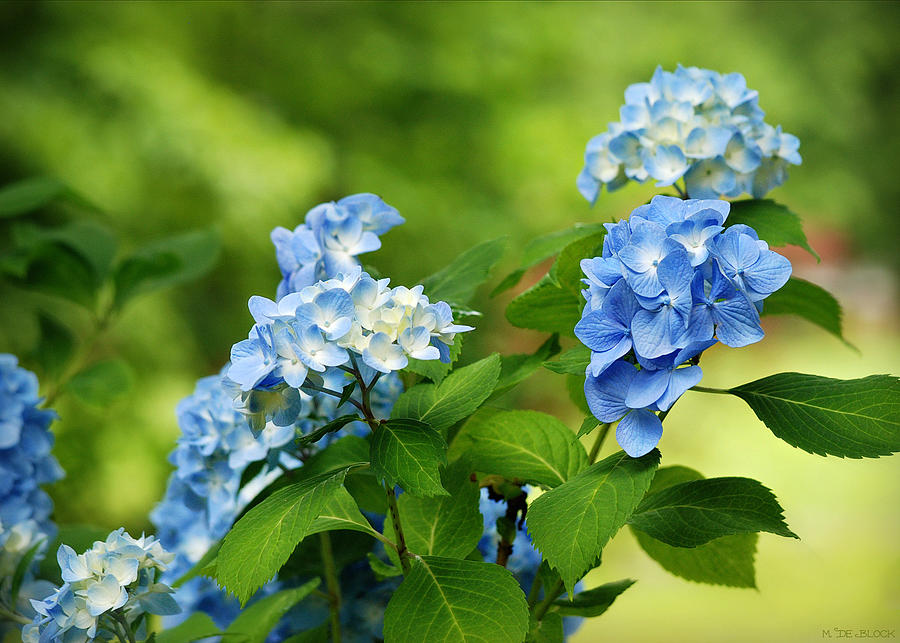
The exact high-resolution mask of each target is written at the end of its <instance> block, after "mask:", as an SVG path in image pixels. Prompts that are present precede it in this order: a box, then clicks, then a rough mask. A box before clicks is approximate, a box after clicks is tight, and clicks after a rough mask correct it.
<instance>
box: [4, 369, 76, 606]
mask: <svg viewBox="0 0 900 643" xmlns="http://www.w3.org/2000/svg"><path fill="white" fill-rule="evenodd" d="M40 402H41V399H40V398H39V397H38V380H37V377H36V376H35V374H34V373H32V372H31V371H27V370H25V369H24V368H20V367H19V365H18V360H17V359H16V357H15V356H14V355H8V354H2V355H0V589H2V586H3V583H2V579H11V578H12V576H13V573H14V572H15V570H16V568H17V567H18V565H19V561H21V559H22V557H23V556H24V555H25V554H26V553H27V552H28V551H29V550H30V549H31V548H32V547H34V546H35V545H38V544H39V543H43V547H46V545H47V543H48V542H49V541H50V540H52V539H53V538H54V537H55V535H56V527H55V526H54V524H53V522H52V521H51V520H50V513H51V511H52V510H53V503H52V502H51V500H50V496H48V495H47V493H46V492H45V491H43V490H42V489H41V487H40V485H42V484H47V483H50V482H54V481H56V480H59V479H60V478H62V477H63V471H62V469H61V468H60V466H59V464H58V463H57V462H56V459H55V458H54V457H53V456H52V455H50V450H51V448H52V447H53V434H52V433H51V432H50V429H49V426H50V423H51V422H52V421H53V420H54V419H55V418H56V413H54V412H53V411H51V410H48V409H39V408H38V404H40ZM40 557H41V556H40V555H39V556H38V558H40Z"/></svg>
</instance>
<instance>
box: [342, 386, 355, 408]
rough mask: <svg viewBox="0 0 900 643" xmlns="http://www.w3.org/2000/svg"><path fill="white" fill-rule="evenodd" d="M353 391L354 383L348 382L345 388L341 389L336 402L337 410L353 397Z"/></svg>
mask: <svg viewBox="0 0 900 643" xmlns="http://www.w3.org/2000/svg"><path fill="white" fill-rule="evenodd" d="M355 390H356V381H353V382H350V383H349V384H347V386H345V387H344V388H343V389H341V397H340V399H339V400H338V408H340V407H342V406H344V404H346V403H347V401H348V400H349V399H350V397H351V396H352V395H353V391H355Z"/></svg>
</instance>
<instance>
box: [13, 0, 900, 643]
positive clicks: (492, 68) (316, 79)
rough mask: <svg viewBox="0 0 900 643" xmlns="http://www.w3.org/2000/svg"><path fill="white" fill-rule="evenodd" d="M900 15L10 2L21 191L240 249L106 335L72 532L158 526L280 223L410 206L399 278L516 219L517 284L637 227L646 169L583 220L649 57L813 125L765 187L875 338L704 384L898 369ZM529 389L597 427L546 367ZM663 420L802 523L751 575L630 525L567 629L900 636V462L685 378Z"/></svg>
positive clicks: (773, 352) (73, 437)
mask: <svg viewBox="0 0 900 643" xmlns="http://www.w3.org/2000/svg"><path fill="white" fill-rule="evenodd" d="M898 7H900V5H897V4H889V3H884V4H865V3H854V4H849V3H848V4H842V3H833V4H809V3H805V4H787V3H782V4H765V3H752V4H751V3H746V4H744V3H718V4H708V3H699V4H688V3H679V4H649V3H648V4H611V3H610V4H580V3H579V4H512V3H497V4H480V3H472V4H468V3H447V4H440V3H433V4H432V3H423V4H378V3H365V4H353V3H340V4H316V3H305V4H282V3H278V4H274V3H273V4H266V3H247V4H244V3H228V4H216V3H191V4H178V3H166V4H162V3H159V4H145V3H100V4H85V3H74V2H72V3H54V4H51V3H47V4H45V3H23V4H20V3H4V4H2V5H0V116H2V117H0V146H2V149H3V154H2V155H0V184H4V183H7V182H11V181H14V180H17V179H20V178H23V177H27V176H32V175H50V176H55V177H59V178H60V179H62V180H64V181H66V182H67V183H68V184H70V185H71V186H73V187H74V188H75V189H76V190H78V191H79V192H81V193H82V194H84V195H86V196H88V197H89V198H90V199H91V200H93V201H94V202H96V203H98V204H99V205H100V206H101V207H102V208H103V209H104V210H105V211H106V212H108V213H110V214H109V217H110V218H109V219H108V221H107V222H108V223H109V224H110V225H111V226H112V227H113V228H114V230H115V231H116V233H117V236H118V238H119V242H120V246H121V247H122V248H124V249H125V250H127V249H128V248H130V247H134V246H136V245H139V244H140V243H142V242H145V241H147V240H152V239H154V238H158V237H161V236H164V235H167V234H171V233H173V232H177V231H181V230H189V229H194V228H197V227H201V226H205V225H209V224H214V225H216V226H218V228H219V229H220V230H221V233H222V237H223V242H224V251H223V254H222V257H221V259H220V262H219V263H218V265H217V267H216V269H215V270H214V271H213V273H212V274H211V275H209V276H207V277H206V278H204V279H203V280H201V281H197V282H194V283H192V284H189V285H187V286H183V287H181V288H179V289H177V290H174V291H167V292H166V293H162V294H157V295H152V296H149V297H146V298H144V299H142V300H140V301H139V302H138V303H136V304H135V305H133V306H132V307H131V308H129V309H128V310H127V312H126V314H125V315H124V316H123V317H122V318H121V319H120V320H119V321H118V323H117V324H116V325H115V327H114V328H113V329H112V330H111V332H109V333H108V334H107V335H106V336H105V337H104V339H103V341H102V342H101V344H100V345H99V347H98V349H97V351H96V357H103V356H104V355H107V354H123V355H125V356H126V358H127V359H128V360H129V362H130V363H131V364H132V365H133V366H134V367H135V371H136V374H137V386H136V388H135V389H134V391H133V392H132V393H131V394H130V395H129V396H127V397H126V398H124V399H122V400H120V401H119V402H118V403H116V404H115V405H114V406H113V407H111V408H108V409H105V410H103V411H97V410H92V409H90V408H88V407H85V406H83V405H80V404H78V403H77V402H75V401H73V400H71V399H69V398H67V397H65V396H63V397H61V398H60V399H59V402H58V404H57V405H56V406H57V408H58V409H59V412H60V415H61V420H60V421H59V422H58V423H56V425H55V430H56V432H57V435H58V446H57V451H56V452H57V455H58V458H59V460H60V462H61V463H62V465H63V467H64V468H65V469H66V471H67V478H66V480H64V481H63V482H61V483H59V484H57V485H55V486H54V487H53V488H52V490H51V493H52V495H53V497H54V499H55V502H56V516H57V519H58V521H59V522H61V523H73V522H80V523H94V524H98V525H101V526H104V527H109V528H112V527H116V526H119V525H124V526H126V527H127V528H129V529H130V530H134V531H140V530H141V529H148V528H149V522H148V519H147V513H148V511H149V510H150V508H151V507H152V506H153V504H154V502H155V501H156V500H157V499H158V498H160V497H161V495H162V491H163V488H164V485H165V479H166V477H167V475H168V472H169V466H168V464H167V463H166V461H165V456H166V454H167V453H168V451H169V450H170V449H171V448H172V446H173V441H174V439H175V437H176V436H177V434H178V429H177V426H176V424H175V420H174V406H175V403H176V402H177V400H178V399H180V398H181V397H183V396H185V395H187V394H189V393H190V392H191V390H192V387H193V383H194V381H195V380H196V379H197V378H198V377H201V376H204V375H208V374H211V373H213V372H215V371H216V370H218V368H219V367H220V366H221V365H222V364H223V363H224V362H225V361H226V360H227V357H228V351H229V348H230V346H231V344H232V343H233V342H234V341H236V340H237V339H240V338H241V337H242V336H243V335H244V334H245V332H246V330H247V328H248V326H249V324H250V321H251V320H250V317H249V315H248V314H247V312H246V308H245V303H246V300H247V298H248V297H249V296H250V295H251V294H254V293H258V294H266V295H270V296H271V295H272V294H273V293H274V289H275V285H276V283H277V281H278V278H279V275H278V270H277V267H276V264H275V260H274V252H273V249H272V247H271V244H270V242H269V231H270V230H271V228H272V227H274V226H276V225H284V226H286V227H293V226H295V225H296V224H298V223H299V222H301V221H302V218H303V215H304V213H305V211H306V210H307V209H308V208H310V207H311V206H313V205H315V204H316V203H319V202H321V201H325V200H331V199H336V198H339V197H341V196H343V195H346V194H350V193H354V192H360V191H372V192H377V193H379V194H380V195H382V196H383V197H384V198H385V200H386V201H387V202H388V203H390V204H392V205H394V206H395V207H397V208H398V209H399V210H400V212H401V213H402V214H403V215H404V216H405V217H406V218H407V224H406V225H404V226H401V227H400V228H397V229H395V230H393V231H391V232H390V233H388V234H387V235H386V236H385V237H384V239H383V241H384V247H383V249H382V250H381V251H380V252H378V253H377V254H375V255H369V256H367V257H366V258H365V261H366V263H371V264H374V265H376V266H378V268H379V269H380V270H382V272H384V274H388V275H391V276H392V278H393V281H394V283H406V284H410V285H411V284H412V282H414V281H416V280H417V279H419V278H421V277H422V276H423V275H425V274H428V273H430V272H432V271H433V270H435V269H437V268H439V267H441V266H442V265H444V264H445V263H446V262H447V261H449V260H450V259H451V258H452V257H453V256H455V255H456V254H458V253H459V252H461V251H462V250H464V249H466V248H468V247H469V246H471V245H473V244H474V243H476V242H478V241H480V240H484V239H488V238H493V237H496V236H501V235H508V236H509V237H510V239H511V244H510V245H511V248H512V251H511V252H510V253H509V255H508V256H507V257H506V258H505V260H504V263H503V265H502V267H501V268H502V269H501V270H500V271H498V273H497V274H498V277H499V275H500V274H501V273H503V271H505V270H507V269H511V268H512V267H513V264H514V262H515V260H516V259H517V258H518V254H517V249H518V248H521V246H522V244H523V243H524V242H525V241H527V240H528V239H530V238H532V237H534V236H536V235H538V234H541V233H545V232H549V231H552V230H554V229H558V228H561V227H566V226H569V225H571V224H572V223H573V222H575V221H602V220H609V219H610V218H612V217H622V216H624V215H627V213H628V212H629V211H630V210H631V209H632V208H633V207H635V206H637V205H638V204H640V203H642V202H643V201H644V200H646V199H647V198H649V196H650V195H652V194H653V193H654V189H653V188H652V186H650V185H646V186H637V185H629V186H627V187H626V188H624V189H622V190H620V191H619V192H616V193H614V194H612V195H606V194H604V195H603V196H602V197H601V199H600V200H599V202H598V204H597V206H596V207H595V208H594V209H589V208H588V207H587V204H586V203H585V202H584V200H583V199H582V198H581V196H580V195H579V194H578V192H577V191H576V190H575V187H574V180H575V176H576V175H577V174H578V172H579V170H580V169H581V165H582V154H583V150H584V144H585V142H586V141H587V140H588V139H589V138H590V137H591V136H593V135H594V134H596V133H598V132H600V131H602V130H604V129H605V128H606V124H607V122H608V121H612V120H616V119H617V116H618V107H619V105H620V104H621V102H622V92H623V90H624V89H625V87H626V86H627V85H628V84H630V83H633V82H639V81H644V80H647V79H649V77H650V75H651V74H652V72H653V69H654V68H655V66H656V65H657V64H662V65H663V66H664V67H666V68H673V67H674V66H675V64H676V63H678V62H681V63H684V64H686V65H698V66H701V67H709V68H712V69H717V70H720V71H723V72H728V71H740V72H742V73H743V74H744V75H745V76H746V77H747V80H748V84H749V85H750V86H751V87H752V88H755V89H758V90H759V93H760V97H761V99H760V104H761V106H762V107H763V109H765V110H766V112H767V114H768V118H767V120H768V121H769V122H771V123H773V124H779V123H780V124H782V125H783V126H784V128H785V130H786V131H789V132H791V133H794V134H796V135H797V136H799V137H800V139H801V141H802V146H801V153H802V154H803V158H804V161H803V165H802V166H800V167H797V168H794V169H793V170H792V176H791V179H790V181H789V182H788V183H787V184H786V185H785V186H783V187H781V188H779V189H777V190H776V191H775V192H773V194H772V196H773V197H774V198H776V199H778V200H779V201H782V202H785V203H787V204H789V205H790V206H791V207H792V208H793V209H794V210H795V211H796V212H798V213H799V214H800V215H801V216H802V217H803V218H804V220H805V222H806V229H807V234H808V236H809V237H810V240H811V243H812V245H813V246H814V247H816V248H817V250H819V252H820V254H822V256H823V262H822V264H818V265H817V264H816V263H815V262H814V261H813V260H811V259H810V258H809V257H807V256H806V255H804V254H803V253H801V252H794V251H793V250H789V251H788V254H789V256H790V257H791V259H792V260H793V261H794V262H795V271H796V274H797V275H799V276H803V277H804V278H807V279H810V280H812V281H815V282H817V283H819V284H821V285H823V286H825V287H826V288H828V289H830V290H831V291H832V292H834V293H835V294H836V295H838V297H839V299H841V300H842V302H843V304H844V307H845V314H846V319H845V322H846V327H847V332H846V334H847V336H848V338H849V339H850V341H851V342H853V343H854V344H856V346H858V348H859V349H860V352H859V353H857V352H854V351H853V350H851V349H849V348H847V347H845V346H844V345H842V344H841V343H839V342H838V341H837V340H835V339H834V338H832V337H831V336H829V335H827V334H826V333H825V332H824V331H821V330H819V329H818V328H816V327H813V326H810V325H806V324H804V323H803V322H802V321H794V320H788V319H775V320H773V319H770V320H768V326H767V331H768V336H767V338H766V340H765V342H763V343H762V344H759V345H756V346H753V347H750V348H747V349H743V350H740V351H735V350H728V349H722V348H717V349H715V350H714V351H712V352H711V354H710V356H709V358H708V359H707V358H704V371H705V373H706V377H705V383H706V384H708V385H710V386H728V385H733V384H738V383H741V382H744V381H749V380H750V379H753V378H755V377H758V376H763V375H767V374H770V373H774V372H779V371H784V370H796V371H801V372H810V373H817V374H822V375H832V376H837V377H856V376H862V375H866V374H870V373H874V372H891V371H893V372H897V371H898V370H900V369H898V368H897V366H898V363H900V329H898V313H897V308H898V306H897V279H896V277H897V266H898V264H900V262H898V257H900V254H898V253H897V250H896V246H897V242H898V239H900V223H898V218H897V217H898V208H897V204H898V203H900V181H898V180H897V177H896V153H897V149H898V148H900V128H898V125H900V123H898V117H897V113H898V104H900V100H898V99H900V96H898V94H900V79H898V76H897V72H896V70H897V69H898V65H900V47H898V42H900V39H898V27H900V11H898ZM545 267H546V266H544V268H545ZM530 276H531V277H533V278H536V277H537V272H535V273H534V275H530ZM532 280H533V279H532ZM523 286H524V283H523ZM486 290H487V289H486ZM511 295H512V293H508V294H507V295H506V296H503V297H500V298H498V299H496V300H490V299H488V297H487V295H486V293H482V295H481V298H480V300H479V301H478V302H477V306H476V307H477V308H479V309H480V310H483V311H484V313H485V315H484V318H483V319H482V320H480V322H479V323H478V326H479V331H478V332H477V333H476V334H475V335H474V337H473V341H471V342H469V344H468V346H467V355H468V359H472V358H474V357H476V356H479V355H482V354H484V353H485V352H487V351H493V350H500V351H502V352H504V353H509V352H521V351H525V350H531V349H533V348H534V347H536V346H537V344H538V343H539V342H540V340H541V337H540V335H539V334H538V333H531V332H528V331H522V330H518V329H513V328H512V327H510V326H509V325H508V324H507V323H506V321H505V319H504V316H503V308H504V306H505V304H506V302H507V301H508V300H509V298H510V296H511ZM32 303H33V302H31V301H30V300H29V299H28V298H27V297H25V296H24V295H22V296H21V297H13V296H9V295H8V294H6V295H5V297H4V300H3V301H2V302H0V309H2V314H0V351H11V352H15V353H17V354H19V355H26V354H27V353H28V352H29V350H31V349H32V348H33V344H34V342H35V337H36V336H35V331H34V320H33V318H32V317H31V316H30V312H29V310H30V308H31V304H32ZM25 365H29V363H28V361H27V360H25ZM509 402H510V403H511V404H519V405H521V406H523V407H526V408H538V409H543V410H548V411H551V412H555V413H558V414H560V415H561V416H562V417H564V418H566V419H568V420H569V421H570V424H572V425H573V426H577V425H578V422H579V420H580V418H579V416H578V413H577V411H575V409H574V408H573V407H572V405H571V404H570V403H569V402H568V400H567V398H566V395H565V392H564V388H563V386H562V381H561V380H560V379H556V376H553V375H552V374H549V373H546V374H541V375H539V376H537V377H535V378H533V381H531V382H529V383H528V384H527V385H525V386H522V387H520V389H518V390H517V391H515V392H514V393H513V394H511V396H510V399H509ZM666 424H667V428H666V435H665V436H664V438H663V442H662V445H661V448H662V451H663V453H664V454H665V457H664V461H665V463H668V464H675V463H680V464H687V465H690V466H693V467H695V468H697V469H699V470H701V471H702V472H703V473H704V474H706V475H707V476H713V475H748V476H751V477H757V478H759V479H760V480H761V481H763V482H764V483H765V484H766V485H768V486H771V487H772V488H773V489H774V490H775V491H776V493H777V494H778V495H779V498H780V500H781V501H782V504H783V505H784V506H785V507H786V510H787V518H788V521H789V523H790V525H791V527H792V529H793V530H794V531H796V532H797V533H799V534H801V536H802V537H803V540H802V541H800V542H797V541H786V540H783V539H778V538H777V537H775V536H770V535H763V536H762V537H761V538H760V546H759V552H758V585H759V588H760V591H759V592H756V591H753V590H733V589H732V590H730V589H723V588H716V587H709V586H701V585H696V584H692V583H688V582H686V581H682V580H679V579H676V578H674V577H671V576H668V575H667V574H666V573H665V572H664V571H662V570H661V569H660V568H659V567H658V566H657V565H656V564H655V563H654V562H653V561H651V560H650V559H649V558H647V557H646V556H644V555H643V554H642V553H641V552H640V550H638V548H637V547H636V545H635V544H634V542H633V539H632V538H631V537H630V536H629V535H628V533H627V532H625V531H623V532H622V533H621V534H620V535H619V536H618V537H617V538H616V539H615V540H614V541H613V542H612V544H611V545H610V546H609V547H608V548H607V551H606V552H605V554H604V565H603V567H602V568H601V569H600V570H598V571H596V572H594V573H593V574H592V575H591V576H590V577H589V578H590V581H591V582H597V583H599V582H606V581H609V580H614V579H617V578H621V577H633V578H638V579H639V583H638V584H637V585H636V586H635V587H634V588H633V589H632V590H630V591H629V592H628V593H627V594H626V595H624V596H623V597H621V598H620V599H619V601H618V602H617V603H616V605H615V606H614V608H613V609H611V610H610V611H609V613H608V614H607V615H605V616H604V617H603V618H601V619H599V620H597V621H596V622H593V623H590V624H588V625H587V626H585V627H584V628H583V629H582V630H581V631H580V632H579V634H578V635H577V636H576V637H575V638H574V639H573V640H575V641H593V640H601V639H602V640H607V641H656V640H663V639H665V640H675V641H711V640H729V641H759V640H772V641H805V640H810V641H812V640H820V639H821V638H822V637H823V632H822V631H823V630H831V628H835V627H839V628H846V629H853V630H854V631H856V630H859V629H878V628H889V629H890V628H896V627H897V626H898V625H900V581H898V579H900V557H898V550H897V542H898V539H900V518H898V512H897V507H898V506H900V479H898V476H897V468H896V465H895V463H894V462H892V461H891V460H889V459H882V460H874V461H861V462H860V461H842V460H839V459H835V458H829V459H824V458H819V457H817V456H812V455H808V454H805V453H803V452H801V451H799V450H796V449H793V448H791V447H789V446H787V445H786V444H784V443H782V442H780V441H778V440H776V439H774V438H773V437H772V436H771V434H769V432H768V431H767V430H766V429H765V427H763V426H762V425H761V424H760V423H759V422H758V421H757V420H756V419H755V418H754V417H753V415H752V413H751V412H750V411H749V410H748V409H747V408H746V407H744V406H743V405H742V403H741V402H740V401H739V400H736V399H719V397H718V396H703V395H702V394H690V395H688V396H686V397H685V399H684V400H683V401H682V402H681V403H680V404H679V405H678V407H677V408H676V410H675V411H674V412H673V413H672V416H671V417H670V419H669V420H668V421H667V423H666ZM610 449H612V447H611V446H607V450H610ZM832 635H833V636H836V634H834V632H832Z"/></svg>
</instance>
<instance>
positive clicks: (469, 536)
mask: <svg viewBox="0 0 900 643" xmlns="http://www.w3.org/2000/svg"><path fill="white" fill-rule="evenodd" d="M443 484H444V487H445V488H446V489H447V491H448V492H449V495H445V496H439V497H436V498H418V497H416V496H413V495H412V494H408V493H404V494H402V495H400V497H399V498H397V505H398V507H399V510H400V515H401V516H402V521H403V533H404V536H405V538H406V546H407V547H408V548H409V550H410V551H413V552H415V553H416V554H420V555H428V556H445V557H447V558H465V556H466V555H467V554H468V553H469V552H471V551H472V550H473V549H475V548H476V547H477V546H478V541H479V540H480V539H481V535H482V532H483V531H484V521H483V519H482V517H481V513H480V512H479V510H478V501H479V498H480V497H481V493H480V490H479V488H478V484H477V483H475V482H472V481H471V480H470V479H469V476H468V470H467V469H465V468H464V467H462V466H459V465H456V466H451V467H448V468H447V469H446V470H445V471H444V476H443ZM386 525H387V526H386V527H385V531H386V533H390V534H394V526H393V521H392V519H391V517H390V516H388V517H387V521H386ZM389 553H392V552H390V551H389Z"/></svg>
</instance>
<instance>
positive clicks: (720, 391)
mask: <svg viewBox="0 0 900 643" xmlns="http://www.w3.org/2000/svg"><path fill="white" fill-rule="evenodd" d="M690 390H691V391H700V392H701V393H718V394H720V395H721V394H728V395H730V394H731V392H730V391H728V390H726V389H724V388H709V387H708V386H694V387H691V389H690Z"/></svg>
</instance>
